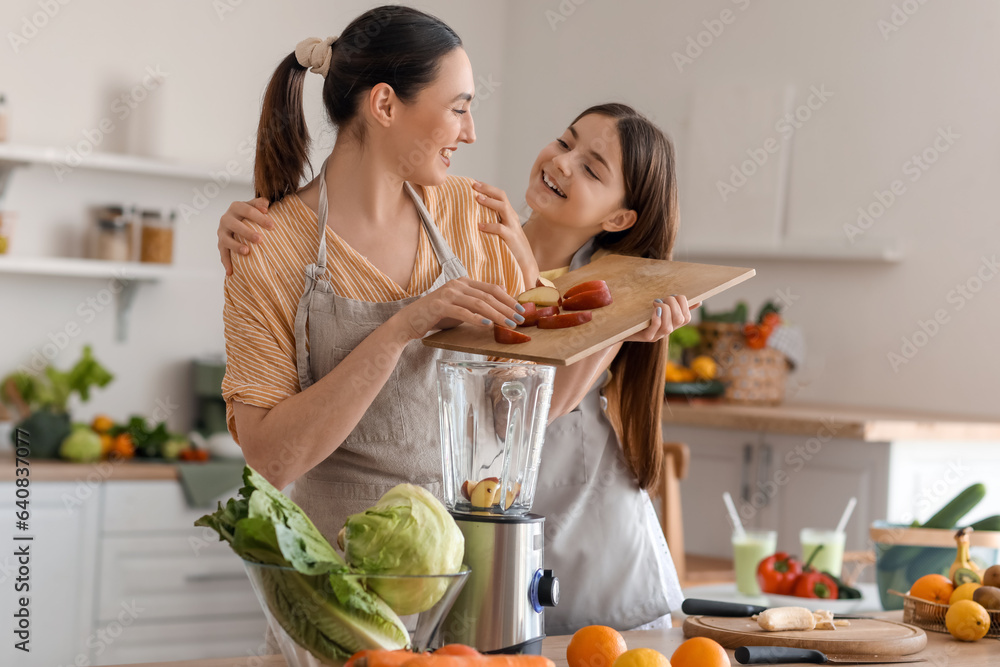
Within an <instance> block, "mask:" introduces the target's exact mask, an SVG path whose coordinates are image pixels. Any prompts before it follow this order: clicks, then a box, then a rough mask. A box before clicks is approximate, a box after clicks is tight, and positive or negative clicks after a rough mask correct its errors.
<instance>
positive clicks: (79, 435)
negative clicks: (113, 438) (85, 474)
mask: <svg viewBox="0 0 1000 667" xmlns="http://www.w3.org/2000/svg"><path fill="white" fill-rule="evenodd" d="M59 456H61V457H62V458H64V459H66V460H67V461H74V462H76V463H93V462H94V461H100V460H101V436H99V435H97V434H96V433H94V431H92V430H91V428H90V426H88V425H87V424H74V425H73V430H72V431H71V432H70V434H69V435H68V436H67V437H66V439H65V440H63V441H62V445H60V446H59Z"/></svg>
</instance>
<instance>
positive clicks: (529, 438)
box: [438, 360, 555, 515]
mask: <svg viewBox="0 0 1000 667" xmlns="http://www.w3.org/2000/svg"><path fill="white" fill-rule="evenodd" d="M554 377H555V368H553V367H552V366H540V365H529V364H517V363H502V362H488V361H450V360H439V361H438V408H439V415H440V420H441V461H442V469H443V476H444V502H445V505H446V506H447V507H448V509H449V510H451V511H452V512H458V513H473V512H475V513H482V512H486V513H491V514H512V515H519V514H526V513H527V512H528V511H530V510H531V504H532V502H533V501H534V498H535V482H536V481H537V478H538V464H539V461H540V459H541V453H542V443H543V440H544V438H545V428H546V426H547V425H548V416H549V404H550V402H551V399H552V383H553V379H554Z"/></svg>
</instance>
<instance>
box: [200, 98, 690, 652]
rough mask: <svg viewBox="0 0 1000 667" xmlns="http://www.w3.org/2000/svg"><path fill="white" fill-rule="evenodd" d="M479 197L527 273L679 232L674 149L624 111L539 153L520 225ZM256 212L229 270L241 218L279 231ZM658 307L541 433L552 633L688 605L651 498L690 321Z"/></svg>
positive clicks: (672, 302) (655, 250)
mask: <svg viewBox="0 0 1000 667" xmlns="http://www.w3.org/2000/svg"><path fill="white" fill-rule="evenodd" d="M474 187H475V188H476V190H477V195H476V197H477V201H479V203H481V204H482V205H484V206H486V207H488V208H490V209H492V210H494V211H496V212H497V213H498V214H499V217H500V221H501V223H502V224H500V225H498V224H495V223H493V222H486V223H480V229H481V230H482V231H483V232H487V233H491V234H495V235H498V236H501V237H502V238H503V239H504V241H505V242H506V243H507V245H508V246H509V247H510V248H511V250H512V251H513V252H514V255H515V257H517V259H518V262H519V263H520V264H521V266H522V269H523V270H524V273H525V274H526V275H529V274H537V273H538V269H539V267H541V268H542V269H546V270H545V271H542V275H543V276H544V277H547V278H555V277H558V275H561V274H562V273H565V272H566V271H568V270H570V269H576V268H579V267H580V266H583V265H584V264H586V263H588V262H589V261H590V260H591V259H592V258H594V257H596V256H599V255H600V254H604V253H607V252H609V251H610V252H616V253H620V254H629V255H640V256H648V257H654V258H658V259H668V258H669V257H670V255H671V250H672V245H673V239H674V236H675V234H676V229H677V198H676V179H675V175H674V159H673V148H672V146H671V145H670V143H669V141H668V140H667V139H666V138H665V137H664V136H663V134H662V132H660V130H659V129H658V128H656V127H655V125H653V124H652V123H650V122H649V121H648V120H646V119H645V118H644V117H642V116H640V115H639V114H637V113H636V112H635V111H633V110H632V109H630V108H629V107H626V106H624V105H602V106H598V107H592V108H590V109H588V110H587V111H585V112H584V113H582V114H581V115H580V116H578V117H577V118H576V119H575V120H574V121H573V123H571V124H570V126H569V128H567V129H566V131H565V132H564V133H563V136H562V137H560V138H559V139H557V140H556V141H553V142H552V143H551V144H549V145H548V146H546V147H545V148H544V149H543V150H542V151H541V153H539V155H538V158H537V159H536V161H535V164H534V166H533V167H532V169H531V173H530V176H529V185H528V191H527V193H526V195H525V197H526V200H527V202H528V204H529V205H530V206H531V208H532V215H531V217H530V218H529V220H528V221H527V222H526V223H525V225H524V227H523V229H522V227H521V225H520V224H519V221H518V217H517V214H516V212H514V210H513V208H512V207H511V206H510V204H509V202H508V201H507V197H506V195H504V193H503V192H502V191H501V190H499V189H497V188H492V187H490V186H488V185H485V184H481V183H475V184H474ZM258 204H260V203H259V202H258ZM260 208H261V210H255V209H253V207H251V206H248V205H246V204H242V203H240V202H234V203H233V205H232V206H231V207H230V210H229V212H228V213H227V214H226V215H225V216H223V218H222V220H221V224H220V228H219V239H220V241H219V247H220V251H221V253H222V259H223V263H224V264H226V263H227V262H228V261H229V254H230V250H236V251H237V252H238V253H240V254H246V253H248V252H249V250H250V248H249V245H244V244H243V243H242V242H240V241H239V240H238V239H235V238H233V236H232V233H233V232H235V233H237V234H239V235H240V236H241V237H244V238H247V239H252V238H253V237H255V236H257V237H258V238H259V236H258V235H257V232H256V231H254V229H253V228H252V227H250V226H249V225H246V224H244V223H243V221H242V220H241V217H242V216H243V215H246V216H247V218H248V219H249V220H250V221H252V222H256V223H258V224H260V225H261V226H265V227H267V226H271V225H272V222H271V221H270V220H269V219H268V216H267V215H265V214H264V212H263V210H265V207H263V206H261V207H260ZM267 243H271V240H270V235H268V240H267ZM265 247H266V245H265ZM254 252H255V253H256V252H258V250H254ZM655 308H656V310H655V311H654V313H653V316H652V317H653V321H654V322H653V325H651V326H650V327H649V328H648V329H646V330H645V331H643V332H640V333H638V334H636V335H634V336H632V337H631V338H629V339H628V340H627V341H626V342H625V343H624V344H618V345H616V346H613V347H612V348H610V349H609V350H608V352H609V354H607V355H605V357H604V359H603V361H602V362H601V364H600V366H599V367H598V371H599V373H598V374H599V375H601V378H600V379H599V380H598V381H597V382H596V383H593V384H592V386H591V385H588V390H587V392H586V395H585V396H583V398H582V401H580V402H579V404H578V405H577V404H573V405H572V406H571V407H572V408H573V409H572V411H571V412H570V413H569V414H568V415H566V416H564V417H561V418H559V419H555V420H554V421H553V422H552V423H551V424H550V426H549V428H548V430H547V432H546V435H545V448H544V451H543V456H542V465H541V468H540V470H539V475H538V486H537V491H536V495H535V503H534V509H535V510H536V511H537V512H539V513H540V514H543V515H545V516H546V566H547V567H551V568H553V569H554V570H555V571H556V572H557V574H558V575H559V577H560V579H561V580H562V583H563V586H562V601H561V603H560V604H559V606H557V607H555V608H553V609H548V610H546V631H547V632H548V633H550V634H564V633H571V632H573V631H575V630H576V629H578V628H579V627H582V626H584V625H588V624H602V625H611V626H613V627H616V628H619V629H631V628H635V627H637V626H643V627H654V626H655V625H669V614H668V612H669V610H670V609H672V608H676V607H678V606H679V605H680V601H681V597H680V596H681V594H680V588H679V585H678V582H677V577H676V573H675V572H674V568H673V564H672V561H671V560H670V555H669V551H668V550H667V545H666V541H665V539H664V538H663V533H662V531H661V530H660V527H659V523H658V522H657V520H656V516H655V511H654V510H653V508H652V503H651V502H650V500H649V496H648V494H647V493H646V491H645V490H646V489H648V488H650V487H651V486H653V485H654V484H655V482H656V480H657V479H658V475H659V470H660V466H661V465H662V442H661V437H660V408H661V402H660V401H659V400H651V399H650V397H658V396H662V395H663V357H664V354H665V347H666V345H665V344H666V341H665V340H663V336H664V335H665V333H669V331H671V330H672V329H673V328H674V327H676V326H680V325H681V324H686V323H687V322H689V321H690V311H689V309H688V306H687V301H686V299H685V298H684V297H683V296H671V297H667V298H665V299H664V300H663V301H662V302H661V303H659V304H657V305H656V307H655ZM664 309H666V310H665V312H664ZM649 343H653V344H649ZM609 365H610V373H607V374H605V373H604V371H605V370H606V369H607V368H608V367H609ZM609 375H610V380H609V379H608V376H609ZM625 378H629V381H628V382H625V381H623V380H624V379H625ZM604 405H607V414H605V412H604V410H603V409H602V408H603V407H604ZM612 423H614V424H615V425H616V427H617V432H618V435H616V433H615V429H613V428H612ZM619 439H620V440H621V442H622V443H623V445H624V446H623V447H622V446H620V445H619ZM610 572H614V575H615V576H610V574H609V573H610Z"/></svg>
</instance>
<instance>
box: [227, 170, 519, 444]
mask: <svg viewBox="0 0 1000 667" xmlns="http://www.w3.org/2000/svg"><path fill="white" fill-rule="evenodd" d="M424 203H425V204H426V205H427V210H428V211H429V212H430V214H431V219H432V220H433V221H434V222H435V223H436V224H437V227H438V229H439V230H440V231H441V233H442V235H443V236H444V238H445V241H447V243H448V245H449V246H450V247H451V249H452V252H454V253H455V255H456V256H457V257H458V259H459V260H460V261H461V262H462V264H463V265H464V266H465V269H466V271H468V273H469V277H470V278H471V279H473V280H479V281H482V282H487V283H493V284H495V285H499V286H500V287H502V288H503V289H504V290H506V291H507V293H508V294H511V295H516V294H518V293H519V292H520V291H521V290H522V289H523V287H522V285H523V280H524V279H523V276H522V273H521V269H520V267H519V266H518V265H517V262H516V261H515V260H514V256H513V255H512V254H511V252H510V249H509V248H508V247H507V244H506V243H504V242H503V241H502V240H501V239H500V237H498V236H496V235H494V234H486V233H484V232H482V231H480V230H479V227H478V224H479V223H480V222H485V223H497V222H498V221H499V219H498V216H497V214H496V213H495V212H494V211H491V210H490V209H488V208H486V207H485V206H482V205H481V204H479V203H477V202H476V201H475V192H474V191H473V189H472V179H468V178H461V177H458V176H450V177H448V179H447V180H446V181H445V182H444V184H442V185H440V186H434V187H425V188H424ZM268 213H269V214H270V216H271V218H272V219H273V220H274V222H275V227H274V229H273V230H271V231H269V232H267V236H266V243H264V244H262V245H260V246H254V247H253V251H252V252H251V253H250V254H249V255H239V254H235V253H234V254H233V275H231V276H228V277H227V278H226V282H225V307H224V309H223V320H224V323H225V332H226V376H225V378H224V379H223V382H222V395H223V397H224V398H225V399H226V420H227V423H228V425H229V432H230V433H232V435H233V437H234V438H237V439H238V438H239V436H238V435H237V433H236V421H235V417H234V415H233V402H234V401H239V402H241V403H245V404H247V405H254V406H257V407H261V408H273V407H274V406H275V405H277V404H278V403H279V402H281V401H283V400H284V399H286V398H288V397H289V396H292V395H293V394H296V393H298V392H299V391H300V387H299V378H298V371H297V369H296V364H295V335H294V331H295V311H296V309H297V308H298V305H299V297H300V296H301V295H302V291H303V289H304V288H305V273H304V269H305V267H306V266H308V265H309V264H313V263H315V261H316V253H317V251H318V250H319V236H318V234H317V233H316V227H317V224H318V222H317V215H316V213H314V212H313V211H312V209H310V208H309V207H308V206H306V205H305V204H304V203H303V202H302V200H301V199H299V197H298V196H297V195H289V196H288V197H285V198H284V199H282V200H281V201H279V202H277V203H275V204H273V205H271V206H270V207H269V209H268ZM326 248H327V251H326V252H327V272H326V277H327V279H328V280H329V281H330V283H331V284H332V286H333V290H334V292H336V293H337V294H338V295H340V296H342V297H346V298H349V299H356V300H359V301H371V302H386V301H397V300H400V299H403V298H406V297H408V296H413V295H416V294H420V293H421V292H424V291H426V290H427V289H429V288H430V286H431V285H432V284H433V283H434V281H435V280H436V279H437V277H438V275H439V274H440V272H441V267H440V265H439V264H438V261H437V258H436V257H435V256H434V249H433V248H432V247H431V243H430V239H429V238H428V237H427V234H426V232H425V231H424V228H423V225H421V226H420V240H419V243H418V246H417V255H416V261H415V265H414V269H413V275H412V277H411V280H410V285H409V286H408V291H407V290H404V289H403V288H402V287H400V286H399V285H398V284H397V283H396V282H394V281H393V280H392V279H390V278H389V277H387V276H386V275H385V274H383V273H382V272H381V271H379V270H378V269H377V268H376V267H375V266H374V265H373V264H371V263H370V262H369V261H368V260H367V259H365V257H364V256H362V255H361V254H360V253H359V252H357V251H356V250H354V248H352V247H351V246H349V245H348V244H347V243H346V242H344V240H343V239H341V238H340V237H339V236H338V235H337V234H335V233H334V232H333V231H332V230H331V229H330V228H329V227H327V229H326Z"/></svg>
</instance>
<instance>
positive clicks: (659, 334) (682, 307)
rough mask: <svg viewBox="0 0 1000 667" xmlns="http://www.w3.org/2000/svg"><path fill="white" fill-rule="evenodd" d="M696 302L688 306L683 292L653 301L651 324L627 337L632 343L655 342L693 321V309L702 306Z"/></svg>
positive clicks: (627, 340)
mask: <svg viewBox="0 0 1000 667" xmlns="http://www.w3.org/2000/svg"><path fill="white" fill-rule="evenodd" d="M700 305H701V304H700V303H696V304H694V305H693V306H691V307H688V302H687V297H686V296H684V295H683V294H671V295H670V296H668V297H666V298H665V299H662V300H661V299H657V300H656V301H655V302H654V303H653V318H652V321H651V322H650V323H649V326H648V327H646V328H645V329H643V330H642V331H640V332H638V333H634V334H632V335H631V336H629V337H628V338H626V339H625V341H626V342H632V343H655V342H656V341H658V340H660V339H661V338H665V337H667V336H669V335H670V332H672V331H673V330H674V329H678V328H680V327H682V326H684V325H686V324H688V323H690V322H691V311H692V310H694V309H695V308H697V307H698V306H700Z"/></svg>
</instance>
